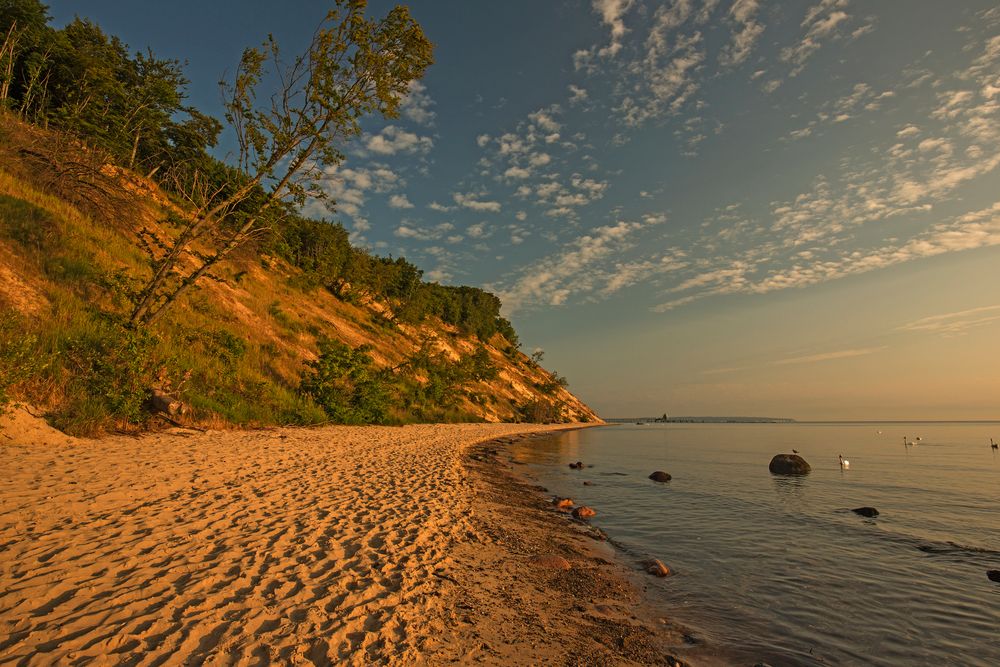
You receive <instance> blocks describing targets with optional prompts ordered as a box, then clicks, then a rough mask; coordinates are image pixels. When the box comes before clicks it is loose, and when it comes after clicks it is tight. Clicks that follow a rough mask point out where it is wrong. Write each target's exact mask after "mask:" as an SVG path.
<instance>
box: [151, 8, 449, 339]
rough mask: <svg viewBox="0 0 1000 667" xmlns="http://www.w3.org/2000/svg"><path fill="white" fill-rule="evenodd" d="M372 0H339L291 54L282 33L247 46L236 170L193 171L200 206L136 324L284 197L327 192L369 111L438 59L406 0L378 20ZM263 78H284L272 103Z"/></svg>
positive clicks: (193, 192) (231, 95)
mask: <svg viewBox="0 0 1000 667" xmlns="http://www.w3.org/2000/svg"><path fill="white" fill-rule="evenodd" d="M366 5H367V2H366V1H365V0H337V7H336V8H335V9H333V10H332V11H330V12H329V13H328V14H327V15H326V17H325V18H324V20H323V21H322V22H320V24H319V26H318V27H317V29H316V32H315V33H314V34H313V38H312V41H311V43H310V44H309V46H308V48H307V49H306V50H305V52H304V53H302V54H300V55H298V56H296V57H294V58H293V59H292V60H291V61H290V62H286V61H284V60H283V59H282V57H281V53H280V50H279V48H278V44H277V42H275V40H274V39H273V37H268V39H267V40H266V41H265V42H264V44H263V45H262V46H261V47H260V48H256V49H247V50H246V51H244V52H243V57H242V59H241V60H240V64H239V67H238V68H237V71H236V73H235V76H234V78H233V81H232V82H231V83H229V84H223V91H224V93H225V95H226V100H227V101H226V104H225V106H226V120H227V121H228V123H229V125H230V128H231V129H232V130H233V131H234V133H235V134H236V139H237V142H238V145H239V156H238V161H237V164H236V165H235V169H236V172H237V173H236V175H235V176H236V177H235V178H234V179H232V180H231V181H230V182H227V183H224V184H222V185H221V186H220V185H218V184H216V183H211V182H209V181H205V180H199V179H197V178H196V179H193V184H192V185H191V186H190V187H189V188H188V189H187V191H186V192H185V196H186V197H187V198H188V200H189V202H190V203H191V204H192V206H193V208H194V212H193V214H192V215H191V217H190V218H189V220H187V221H186V223H185V225H184V226H183V228H182V230H181V232H180V234H179V235H178V236H177V238H176V239H175V240H174V241H173V242H172V243H170V244H169V245H168V248H167V249H166V251H165V252H164V253H163V254H162V256H160V257H159V258H158V259H156V260H155V261H154V262H153V274H152V277H151V278H150V279H149V281H148V282H147V283H146V285H145V287H144V288H143V289H142V291H141V292H140V295H139V298H138V300H137V303H136V305H135V308H134V310H133V312H132V315H131V321H132V323H133V325H140V324H149V323H151V322H153V321H154V320H155V319H156V318H157V317H159V316H160V315H161V314H162V313H163V311H164V310H165V309H166V308H168V307H169V306H170V305H171V304H172V303H174V302H175V301H176V300H177V298H178V297H180V296H181V295H182V294H184V293H185V292H186V291H187V290H189V289H191V288H192V287H193V286H194V285H195V284H196V283H197V282H198V280H199V279H201V278H202V277H204V276H205V275H206V274H208V273H209V272H210V271H211V270H212V268H213V267H215V266H216V264H218V263H219V262H220V261H222V260H223V259H225V258H226V257H228V256H229V255H230V254H231V253H232V251H233V250H235V249H236V248H237V247H239V246H240V245H242V244H243V243H245V242H247V241H248V240H250V239H251V238H253V237H255V236H256V235H257V234H259V233H260V232H261V231H262V230H264V229H266V227H267V223H268V221H269V218H270V217H272V214H273V211H274V209H279V208H281V204H283V203H286V202H289V201H290V202H294V203H296V204H302V203H304V201H305V200H306V198H307V197H322V191H321V190H320V189H319V187H318V181H319V179H320V177H321V176H322V174H323V170H324V168H326V167H327V166H331V165H336V164H339V163H340V162H341V161H342V160H343V154H342V153H341V148H342V147H343V146H344V144H345V143H346V141H348V140H349V139H351V138H352V137H355V136H357V135H358V134H360V132H361V127H360V121H361V119H362V117H364V116H366V115H368V114H376V113H377V114H381V115H382V116H384V117H387V118H394V117H396V116H397V115H398V109H399V104H400V101H401V100H402V98H403V97H404V96H405V95H406V94H407V92H408V91H409V87H410V83H411V82H412V81H414V80H415V79H419V78H420V77H421V76H423V74H424V71H425V70H426V68H427V67H428V66H429V65H430V64H431V62H432V55H431V54H432V45H431V43H430V42H429V41H428V40H427V38H426V37H425V36H424V33H423V30H422V29H421V27H420V25H419V24H418V23H417V22H416V21H415V20H414V19H413V18H412V17H411V16H410V13H409V10H408V9H407V8H405V7H396V8H394V9H393V10H392V11H390V12H389V13H388V14H387V15H386V16H385V18H383V19H381V20H378V21H375V20H371V19H368V18H366V17H365V15H364V11H365V7H366ZM262 81H274V82H276V90H275V92H274V94H272V95H270V96H269V98H268V99H267V101H266V102H263V101H261V99H260V98H262V97H264V96H263V95H259V94H258V88H259V87H260V85H261V82H262ZM255 194H258V195H259V196H260V201H259V203H258V204H256V205H255V206H253V207H252V208H251V209H250V211H249V214H247V215H245V216H243V217H242V218H241V219H239V220H234V219H233V213H234V212H235V211H236V210H238V209H239V208H240V207H241V206H242V205H243V204H244V203H245V202H246V201H247V200H248V199H249V198H251V197H253V196H254V195H255ZM244 212H246V209H245V208H244ZM234 223H235V224H234ZM202 246H208V248H207V249H206V248H204V247H202ZM186 259H190V260H191V261H190V262H188V261H185V260H186Z"/></svg>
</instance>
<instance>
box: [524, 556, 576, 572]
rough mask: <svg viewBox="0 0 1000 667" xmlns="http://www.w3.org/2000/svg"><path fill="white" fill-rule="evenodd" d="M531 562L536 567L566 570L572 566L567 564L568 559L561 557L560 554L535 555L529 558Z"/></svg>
mask: <svg viewBox="0 0 1000 667" xmlns="http://www.w3.org/2000/svg"><path fill="white" fill-rule="evenodd" d="M531 562H532V563H533V564H534V565H536V566H537V567H542V568H546V569H551V570H568V569H570V568H571V567H572V566H571V565H570V564H569V561H568V560H566V559H565V558H563V557H562V556H556V555H551V554H550V555H543V556H535V557H534V558H532V559H531Z"/></svg>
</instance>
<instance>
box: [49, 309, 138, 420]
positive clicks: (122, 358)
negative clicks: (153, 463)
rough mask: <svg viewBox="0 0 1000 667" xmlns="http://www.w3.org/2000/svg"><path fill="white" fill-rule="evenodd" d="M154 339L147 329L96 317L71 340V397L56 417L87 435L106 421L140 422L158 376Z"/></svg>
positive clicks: (66, 355) (67, 359) (68, 353)
mask: <svg viewBox="0 0 1000 667" xmlns="http://www.w3.org/2000/svg"><path fill="white" fill-rule="evenodd" d="M155 343H156V341H155V339H154V338H153V336H152V335H151V334H150V333H149V332H147V331H144V330H139V329H132V328H129V327H126V326H123V325H122V324H121V323H119V322H118V321H116V320H113V319H111V318H108V317H99V318H95V320H94V326H92V327H91V328H89V329H88V330H85V331H82V332H79V334H78V335H77V336H75V337H74V338H71V339H70V340H68V341H67V343H66V346H65V351H64V365H65V367H66V370H67V371H68V373H69V382H68V392H67V393H68V396H67V398H68V401H67V403H66V404H65V405H64V406H63V407H62V408H61V409H60V410H59V411H58V413H57V414H56V415H55V416H54V419H55V421H56V423H57V425H60V426H61V427H62V428H63V430H66V431H67V432H70V431H75V432H77V433H82V434H86V433H89V432H94V431H96V430H100V429H101V428H103V426H104V424H105V422H107V421H117V422H120V423H123V424H126V425H129V424H138V423H140V422H142V421H143V420H144V417H145V412H144V409H143V404H144V403H145V402H146V400H147V399H148V398H149V388H150V386H151V385H152V384H153V379H154V375H155V363H154V362H153V358H152V350H153V347H154V345H155Z"/></svg>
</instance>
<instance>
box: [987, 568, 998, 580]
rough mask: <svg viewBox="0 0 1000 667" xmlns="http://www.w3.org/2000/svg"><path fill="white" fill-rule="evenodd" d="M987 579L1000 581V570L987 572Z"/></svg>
mask: <svg viewBox="0 0 1000 667" xmlns="http://www.w3.org/2000/svg"><path fill="white" fill-rule="evenodd" d="M986 577H987V578H988V579H989V580H990V581H1000V570H986Z"/></svg>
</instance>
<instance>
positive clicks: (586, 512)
mask: <svg viewBox="0 0 1000 667" xmlns="http://www.w3.org/2000/svg"><path fill="white" fill-rule="evenodd" d="M592 516H597V512H596V511H594V510H592V509H591V508H589V507H587V506H586V505H580V506H579V507H577V508H576V509H575V510H573V518H574V519H589V518H590V517H592Z"/></svg>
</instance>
